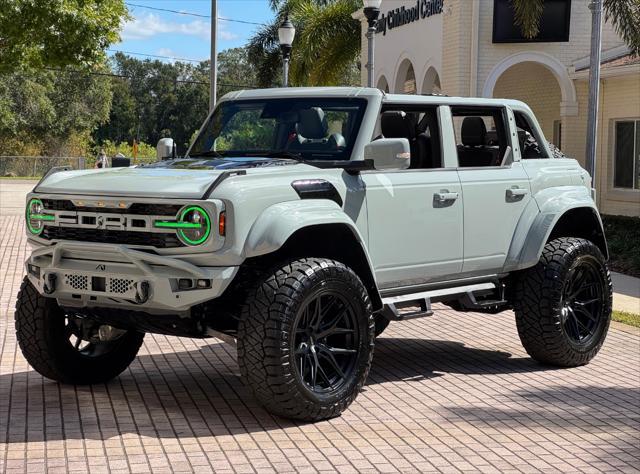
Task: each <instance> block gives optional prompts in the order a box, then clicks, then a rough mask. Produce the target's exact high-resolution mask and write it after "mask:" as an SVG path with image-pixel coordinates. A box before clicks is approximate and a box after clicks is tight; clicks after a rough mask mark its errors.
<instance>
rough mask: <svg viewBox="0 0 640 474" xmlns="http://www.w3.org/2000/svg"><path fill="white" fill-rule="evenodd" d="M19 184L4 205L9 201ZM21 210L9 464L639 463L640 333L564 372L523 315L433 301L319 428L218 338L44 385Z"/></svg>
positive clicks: (632, 467) (395, 331)
mask: <svg viewBox="0 0 640 474" xmlns="http://www.w3.org/2000/svg"><path fill="white" fill-rule="evenodd" d="M0 186H2V183H0ZM25 186H26V185H25ZM27 187H28V186H27ZM7 189H8V188H7V187H6V186H5V187H4V190H0V191H2V195H1V199H2V200H4V202H8V201H7V200H8V199H9V196H11V199H12V202H13V200H14V199H15V195H14V194H13V192H10V191H7ZM16 192H17V191H16ZM16 202H20V203H22V202H23V201H22V198H20V199H18V200H17V201H16ZM21 205H22V204H20V206H21ZM20 206H17V207H16V211H15V212H14V211H10V210H9V209H8V207H3V208H2V209H3V210H2V214H1V216H0V267H1V271H0V472H7V473H9V472H44V471H45V470H48V471H49V472H57V471H60V472H67V471H83V472H85V471H90V472H114V473H115V472H146V471H151V470H153V471H155V472H170V471H198V472H204V471H213V470H215V471H216V472H255V471H258V472H269V471H271V472H287V471H299V472H315V471H339V472H341V473H345V472H356V471H371V472H373V471H382V472H417V471H445V472H452V471H465V470H468V471H477V470H481V471H486V472H491V471H503V472H510V471H511V472H516V471H517V472H535V471H565V472H574V471H582V472H596V471H598V472H601V471H625V472H633V471H637V470H638V466H640V334H639V333H638V331H637V330H634V329H632V328H628V327H625V326H622V325H619V324H614V325H612V328H611V330H610V333H609V336H608V339H607V341H606V342H605V345H604V348H603V350H602V351H601V353H600V354H599V355H598V357H596V359H595V360H594V361H593V362H592V363H591V364H589V365H588V366H584V367H579V368H575V369H562V370H561V369H555V368H551V367H545V366H542V365H539V364H537V363H535V362H533V361H532V360H531V359H529V358H528V357H527V355H526V353H525V352H524V350H523V349H522V347H521V345H520V342H519V340H518V335H517V332H516V328H515V323H514V317H513V314H512V313H511V312H508V311H507V312H503V313H501V314H497V315H485V314H477V313H456V312H453V311H451V310H448V309H445V307H443V306H437V307H436V309H437V310H436V313H435V315H434V316H432V317H430V318H426V319H418V320H414V321H409V322H405V323H392V324H391V325H390V327H389V328H388V329H387V331H386V332H385V333H384V334H383V336H381V337H380V338H379V339H378V341H377V344H376V349H375V356H374V361H373V367H372V369H371V373H370V376H369V380H368V383H367V385H366V386H365V389H364V391H363V393H361V395H360V396H359V397H358V399H357V400H356V402H355V403H354V404H353V405H352V406H351V408H350V409H349V410H348V411H347V412H345V413H344V414H343V415H342V416H341V417H339V418H336V419H333V420H330V421H325V422H320V423H315V424H302V423H292V422H289V421H286V420H282V419H278V418H274V417H272V416H271V415H269V414H268V413H266V412H265V411H264V410H262V409H261V408H259V407H258V406H257V405H256V404H255V402H254V401H253V400H252V399H251V397H250V396H249V394H248V392H247V391H246V390H245V389H244V387H243V386H242V382H241V380H240V378H239V373H238V368H237V365H236V359H235V348H234V347H233V346H231V345H229V344H227V343H223V342H221V341H218V340H216V339H209V340H195V339H179V338H175V337H167V336H157V335H147V337H146V338H145V344H144V346H143V348H142V350H141V352H140V355H139V357H138V358H137V360H136V361H135V362H134V363H133V364H132V365H131V367H130V368H129V369H128V370H126V371H125V372H124V373H123V374H122V375H121V376H120V377H119V378H117V379H115V380H113V381H112V382H110V383H108V384H104V385H95V386H91V387H80V386H78V387H74V386H61V385H58V384H57V383H53V382H51V381H49V380H46V379H43V378H42V377H41V376H40V375H39V374H38V373H36V372H34V371H33V370H32V369H31V368H30V367H29V366H28V365H27V363H26V361H25V360H24V358H23V357H22V355H21V354H20V350H19V348H18V346H17V343H16V340H15V336H14V332H13V307H14V304H15V296H16V294H17V291H18V287H19V285H20V282H21V280H22V275H23V266H22V264H23V262H24V260H25V259H26V256H27V245H26V238H25V236H24V231H23V225H24V222H23V218H22V216H21V215H20V214H21V213H22V210H21V209H20ZM9 207H13V206H9Z"/></svg>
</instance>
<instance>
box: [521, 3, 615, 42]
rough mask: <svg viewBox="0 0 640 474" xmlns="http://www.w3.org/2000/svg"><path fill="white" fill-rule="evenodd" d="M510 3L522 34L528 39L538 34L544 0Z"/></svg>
mask: <svg viewBox="0 0 640 474" xmlns="http://www.w3.org/2000/svg"><path fill="white" fill-rule="evenodd" d="M614 1H615V0H614ZM510 3H511V6H512V7H513V16H514V22H515V24H516V26H518V27H519V28H520V31H521V32H522V36H524V37H525V38H528V39H531V38H535V37H536V36H538V33H539V32H540V19H541V18H542V12H543V10H544V0H510Z"/></svg>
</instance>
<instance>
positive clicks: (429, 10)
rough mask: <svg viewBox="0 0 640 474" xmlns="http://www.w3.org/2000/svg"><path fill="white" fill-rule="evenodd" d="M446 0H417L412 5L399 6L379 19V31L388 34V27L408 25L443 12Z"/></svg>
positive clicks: (390, 28)
mask: <svg viewBox="0 0 640 474" xmlns="http://www.w3.org/2000/svg"><path fill="white" fill-rule="evenodd" d="M443 4H444V0H417V1H416V3H415V5H413V6H410V7H399V8H396V9H394V10H389V11H388V12H387V14H386V15H385V14H384V13H383V14H382V16H381V17H380V19H379V20H378V30H377V32H378V33H382V34H383V35H386V34H387V29H389V30H392V29H394V28H398V27H399V26H404V25H408V24H409V23H413V22H414V21H418V20H424V19H425V18H429V17H430V16H433V15H438V14H440V13H442V6H443Z"/></svg>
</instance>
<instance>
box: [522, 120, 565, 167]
mask: <svg viewBox="0 0 640 474" xmlns="http://www.w3.org/2000/svg"><path fill="white" fill-rule="evenodd" d="M513 115H514V116H515V118H516V127H517V128H518V144H519V145H520V154H521V155H522V158H523V159H536V158H549V157H548V156H547V154H546V153H545V151H544V146H541V143H542V139H541V138H540V136H539V135H538V133H537V132H536V131H535V130H534V128H533V127H532V126H531V121H530V120H529V119H528V118H527V116H526V115H525V114H523V113H522V112H516V111H514V113H513ZM561 127H562V123H561V122H559V123H558V124H557V125H556V123H555V122H554V124H553V129H554V136H557V138H556V139H557V140H558V141H557V143H556V145H557V146H558V147H560V137H561V133H562V128H561ZM556 132H557V135H556Z"/></svg>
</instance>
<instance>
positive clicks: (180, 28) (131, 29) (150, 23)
mask: <svg viewBox="0 0 640 474" xmlns="http://www.w3.org/2000/svg"><path fill="white" fill-rule="evenodd" d="M221 23H224V22H219V23H218V36H219V38H220V39H223V40H227V41H228V40H234V39H237V38H238V35H236V34H234V33H232V32H230V31H227V30H226V29H225V27H224V25H222V24H221ZM170 34H178V35H187V36H196V37H198V38H200V39H203V40H209V35H210V34H211V24H210V23H209V22H208V21H202V20H193V21H190V22H188V23H179V22H174V21H166V20H164V19H162V18H161V17H160V16H159V15H155V14H153V13H145V14H143V15H140V16H137V17H135V18H134V19H133V20H132V21H129V22H127V23H125V25H124V28H123V29H122V35H121V36H122V39H123V40H140V39H148V38H152V37H154V36H157V35H170Z"/></svg>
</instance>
